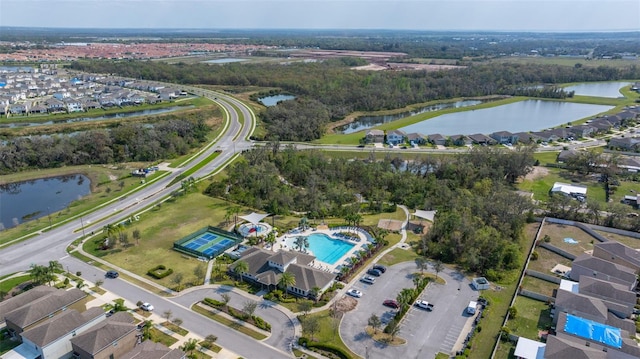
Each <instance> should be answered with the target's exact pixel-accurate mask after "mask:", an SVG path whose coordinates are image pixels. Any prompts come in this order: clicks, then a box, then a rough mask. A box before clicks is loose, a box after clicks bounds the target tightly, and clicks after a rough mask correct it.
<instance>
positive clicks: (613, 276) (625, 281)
mask: <svg viewBox="0 0 640 359" xmlns="http://www.w3.org/2000/svg"><path fill="white" fill-rule="evenodd" d="M583 275H584V276H590V277H593V278H597V279H601V280H604V281H608V282H611V283H618V284H622V285H623V286H625V287H626V288H629V290H634V289H635V288H636V284H637V280H638V279H637V276H636V273H635V271H634V270H633V269H631V268H627V267H625V266H623V265H620V264H616V263H611V262H609V261H606V260H604V259H600V258H598V257H594V256H591V255H588V254H583V255H581V256H579V257H578V258H576V259H574V260H573V263H572V264H571V272H569V278H570V279H571V280H574V281H576V282H577V281H579V280H580V276H583Z"/></svg>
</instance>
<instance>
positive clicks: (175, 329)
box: [160, 322, 189, 337]
mask: <svg viewBox="0 0 640 359" xmlns="http://www.w3.org/2000/svg"><path fill="white" fill-rule="evenodd" d="M160 325H162V326H163V327H165V328H167V329H169V330H170V331H172V332H174V333H176V334H178V335H180V336H183V337H184V336H185V335H187V334H189V331H188V330H186V329H184V328H182V327H179V326H177V325H175V324H173V323H170V322H163V323H161V324H160Z"/></svg>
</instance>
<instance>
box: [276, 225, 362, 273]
mask: <svg viewBox="0 0 640 359" xmlns="http://www.w3.org/2000/svg"><path fill="white" fill-rule="evenodd" d="M335 232H348V230H346V229H337V228H334V229H317V230H313V229H308V230H306V231H303V232H287V233H285V234H284V235H282V236H280V237H278V240H277V242H276V243H275V244H274V245H273V250H274V251H295V249H294V247H293V243H294V241H295V238H296V237H298V236H308V235H310V234H313V233H322V234H326V235H327V236H329V237H331V238H333V239H336V240H340V241H345V242H348V243H350V244H353V245H354V246H353V248H351V249H350V250H349V251H348V252H347V253H345V254H344V255H343V256H342V258H340V259H339V260H338V261H336V263H335V264H329V263H326V262H322V261H320V260H318V259H316V260H315V261H313V262H311V264H310V266H312V267H314V268H317V269H321V270H324V271H326V272H334V273H339V272H340V269H339V267H341V266H343V265H345V264H348V263H349V262H348V261H347V259H348V258H349V257H353V255H354V254H355V253H356V252H358V251H360V250H362V249H365V246H366V245H367V244H369V243H370V242H369V241H368V240H367V238H366V237H365V236H364V234H362V233H361V232H360V231H353V230H352V231H351V234H352V235H353V236H357V237H358V238H360V241H358V242H356V241H349V240H345V239H342V238H338V237H336V236H334V235H333V233H335ZM269 249H270V248H269ZM307 253H308V254H312V255H313V252H311V251H308V252H307Z"/></svg>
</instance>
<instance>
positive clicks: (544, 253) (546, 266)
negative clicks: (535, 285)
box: [528, 247, 571, 274]
mask: <svg viewBox="0 0 640 359" xmlns="http://www.w3.org/2000/svg"><path fill="white" fill-rule="evenodd" d="M535 250H536V252H538V259H537V260H535V261H533V260H532V261H530V262H529V267H528V269H532V270H535V271H538V272H542V273H546V274H551V270H552V269H553V267H555V266H556V264H562V265H565V266H568V267H571V261H570V260H569V259H567V258H565V257H563V256H561V255H558V254H555V253H553V252H551V251H550V250H547V249H544V248H542V247H536V249H535Z"/></svg>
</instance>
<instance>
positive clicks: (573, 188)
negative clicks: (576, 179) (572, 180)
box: [550, 182, 587, 199]
mask: <svg viewBox="0 0 640 359" xmlns="http://www.w3.org/2000/svg"><path fill="white" fill-rule="evenodd" d="M550 192H551V193H559V194H562V195H565V196H571V197H574V198H577V199H584V198H586V196H587V187H585V186H578V185H574V184H569V183H562V182H556V183H554V184H553V187H551V191H550Z"/></svg>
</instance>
